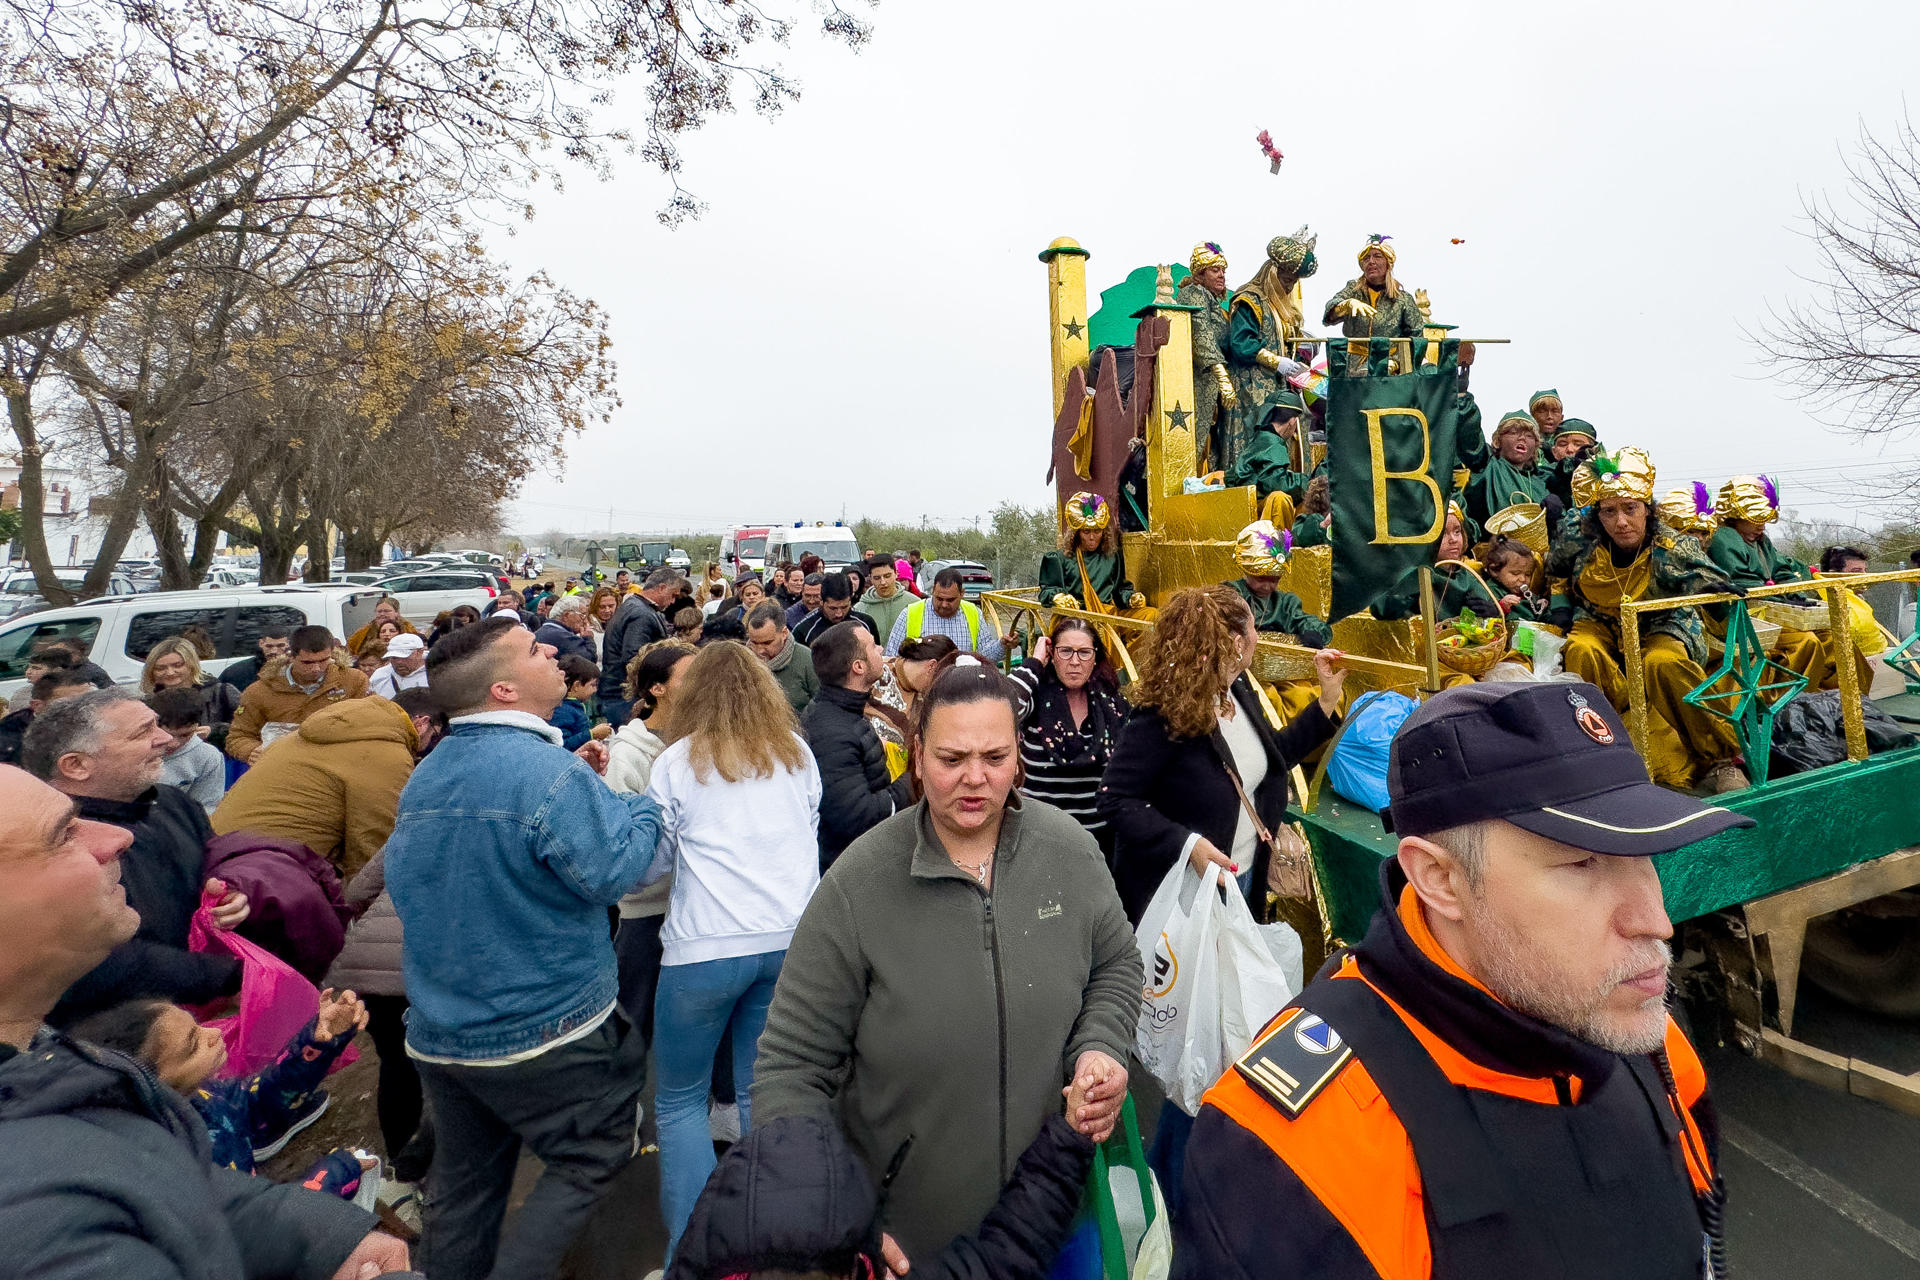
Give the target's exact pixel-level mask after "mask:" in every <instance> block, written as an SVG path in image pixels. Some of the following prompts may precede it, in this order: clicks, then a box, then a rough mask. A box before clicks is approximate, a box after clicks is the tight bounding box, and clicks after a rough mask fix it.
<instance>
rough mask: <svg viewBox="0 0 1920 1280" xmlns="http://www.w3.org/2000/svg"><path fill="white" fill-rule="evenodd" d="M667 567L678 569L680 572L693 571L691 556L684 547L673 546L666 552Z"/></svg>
mask: <svg viewBox="0 0 1920 1280" xmlns="http://www.w3.org/2000/svg"><path fill="white" fill-rule="evenodd" d="M667 568H669V569H678V570H679V571H680V572H682V573H691V572H692V571H693V557H692V556H690V555H688V554H687V549H686V548H685V547H675V548H674V549H673V550H672V551H670V552H669V553H668V554H667Z"/></svg>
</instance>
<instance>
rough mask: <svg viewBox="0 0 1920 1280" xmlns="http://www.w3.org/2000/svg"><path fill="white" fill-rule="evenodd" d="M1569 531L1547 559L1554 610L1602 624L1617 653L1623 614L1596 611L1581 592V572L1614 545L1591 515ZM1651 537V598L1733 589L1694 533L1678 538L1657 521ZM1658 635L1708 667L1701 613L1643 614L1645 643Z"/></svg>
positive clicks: (1690, 609)
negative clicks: (1568, 611) (1620, 615)
mask: <svg viewBox="0 0 1920 1280" xmlns="http://www.w3.org/2000/svg"><path fill="white" fill-rule="evenodd" d="M1570 532H1571V535H1572V536H1569V537H1567V538H1565V539H1564V540H1563V541H1560V542H1557V543H1555V544H1554V547H1553V550H1552V551H1551V552H1550V553H1549V554H1548V556H1547V578H1548V580H1549V581H1550V582H1552V583H1553V608H1554V611H1555V612H1559V611H1560V610H1561V609H1563V608H1567V607H1571V608H1572V610H1573V620H1574V621H1575V622H1578V621H1580V620H1581V619H1582V618H1586V619H1588V620H1590V621H1593V622H1597V623H1599V624H1600V625H1601V626H1603V627H1605V628H1606V629H1607V631H1608V632H1609V633H1610V634H1611V635H1612V637H1613V643H1614V645H1615V647H1616V650H1617V648H1618V646H1619V644H1620V618H1619V615H1618V614H1617V613H1616V612H1613V611H1610V610H1602V609H1596V608H1594V607H1593V606H1591V605H1590V604H1589V603H1588V602H1587V600H1586V597H1585V596H1583V595H1582V594H1581V592H1580V574H1581V572H1582V571H1583V570H1584V569H1586V568H1587V566H1588V565H1590V564H1594V563H1595V562H1596V561H1597V560H1598V558H1599V557H1601V556H1607V555H1611V554H1612V550H1613V543H1612V542H1610V541H1608V539H1607V535H1606V534H1604V533H1602V532H1601V531H1600V525H1599V522H1598V520H1597V519H1596V518H1595V517H1593V516H1592V515H1586V516H1583V517H1582V518H1581V520H1580V524H1579V526H1578V529H1577V530H1573V531H1570ZM1649 532H1650V534H1651V536H1652V538H1653V550H1652V551H1651V553H1650V554H1649V564H1648V567H1649V586H1648V589H1647V598H1648V599H1654V600H1658V599H1661V598H1663V597H1671V596H1691V595H1702V594H1706V593H1708V592H1718V591H1725V590H1727V588H1728V587H1729V586H1731V585H1732V584H1731V583H1729V582H1728V581H1727V577H1726V575H1725V574H1723V573H1722V572H1721V571H1720V567H1719V566H1718V565H1716V564H1715V563H1714V562H1713V561H1712V560H1711V559H1709V558H1708V557H1707V549H1706V548H1705V547H1703V546H1701V545H1700V539H1698V538H1696V537H1694V536H1693V535H1692V534H1690V533H1675V532H1674V531H1673V530H1671V529H1668V528H1666V527H1664V526H1663V525H1661V524H1660V523H1659V522H1658V521H1654V523H1653V528H1652V529H1651V530H1650V531H1649ZM1615 565H1616V567H1624V566H1619V565H1618V561H1617V559H1616V561H1615ZM1655 635H1667V636H1672V637H1673V638H1674V639H1676V640H1678V641H1679V642H1680V643H1681V644H1683V645H1685V646H1686V649H1687V656H1688V657H1690V658H1692V659H1693V660H1694V661H1695V662H1698V663H1702V664H1704V663H1705V662H1706V660H1707V639H1706V627H1705V622H1704V620H1703V619H1702V618H1701V616H1700V610H1699V609H1697V608H1694V607H1692V606H1688V607H1687V608H1684V609H1666V610H1662V611H1661V612H1659V613H1653V614H1642V615H1641V617H1640V637H1641V640H1642V642H1643V643H1644V641H1645V639H1646V637H1648V636H1655Z"/></svg>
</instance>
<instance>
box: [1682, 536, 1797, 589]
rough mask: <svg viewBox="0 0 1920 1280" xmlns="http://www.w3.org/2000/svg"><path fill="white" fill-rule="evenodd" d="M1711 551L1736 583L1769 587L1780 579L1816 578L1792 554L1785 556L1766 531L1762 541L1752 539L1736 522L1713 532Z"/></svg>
mask: <svg viewBox="0 0 1920 1280" xmlns="http://www.w3.org/2000/svg"><path fill="white" fill-rule="evenodd" d="M1707 554H1708V555H1709V556H1712V557H1713V562H1714V563H1715V564H1717V565H1719V566H1720V568H1721V570H1722V571H1723V572H1724V573H1725V574H1726V575H1727V577H1728V578H1730V579H1731V580H1732V581H1733V582H1734V584H1735V585H1737V586H1741V587H1765V586H1771V585H1773V584H1774V583H1777V582H1806V581H1809V580H1810V579H1811V578H1812V576H1813V575H1812V574H1810V573H1808V572H1807V566H1805V565H1803V564H1801V563H1800V562H1799V561H1798V560H1795V559H1794V558H1793V557H1792V556H1787V555H1782V554H1780V552H1779V550H1778V549H1777V548H1776V547H1775V546H1774V545H1773V539H1771V538H1769V537H1768V536H1767V535H1766V534H1764V533H1763V534H1761V535H1760V541H1758V542H1748V541H1747V540H1746V539H1745V538H1743V537H1741V536H1740V531H1739V530H1738V529H1735V528H1734V527H1733V526H1732V525H1726V524H1723V525H1721V526H1720V527H1719V528H1718V529H1716V530H1714V531H1713V541H1711V542H1709V543H1708V544H1707Z"/></svg>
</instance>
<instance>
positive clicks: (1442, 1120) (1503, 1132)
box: [1295, 966, 1708, 1280]
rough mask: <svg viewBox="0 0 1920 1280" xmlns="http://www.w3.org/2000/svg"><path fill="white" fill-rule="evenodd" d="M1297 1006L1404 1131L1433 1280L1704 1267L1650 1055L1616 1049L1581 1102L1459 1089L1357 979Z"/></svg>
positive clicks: (1596, 1275) (1673, 1272)
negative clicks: (1337, 1046) (1338, 1041)
mask: <svg viewBox="0 0 1920 1280" xmlns="http://www.w3.org/2000/svg"><path fill="white" fill-rule="evenodd" d="M1363 967H1364V966H1363ZM1295 1003H1296V1004H1298V1005H1300V1006H1301V1007H1303V1008H1305V1009H1306V1010H1307V1011H1308V1012H1310V1013H1314V1014H1317V1015H1318V1016H1319V1017H1320V1018H1322V1019H1323V1020H1324V1021H1325V1022H1327V1023H1328V1024H1329V1025H1330V1026H1331V1027H1332V1028H1333V1029H1334V1030H1335V1031H1336V1032H1338V1033H1339V1035H1340V1037H1341V1038H1342V1039H1344V1040H1345V1041H1346V1042H1347V1043H1348V1044H1349V1045H1350V1046H1351V1047H1352V1048H1353V1051H1354V1055H1355V1056H1356V1057H1358V1058H1359V1059H1360V1061H1361V1062H1363V1063H1365V1064H1366V1068H1367V1073H1368V1074H1369V1075H1370V1076H1372V1077H1373V1079H1374V1081H1375V1083H1377V1084H1378V1085H1379V1086H1380V1092H1381V1094H1382V1095H1383V1096H1384V1097H1385V1098H1386V1101H1387V1104H1388V1105H1389V1106H1391V1107H1392V1108H1393V1112H1394V1115H1395V1117H1396V1118H1397V1119H1399V1121H1400V1123H1401V1124H1402V1125H1403V1126H1404V1127H1405V1129H1406V1131H1407V1137H1408V1138H1409V1140H1410V1141H1411V1142H1412V1144H1413V1155H1414V1160H1415V1162H1416V1163H1417V1164H1418V1165H1419V1168H1420V1179H1421V1183H1422V1185H1423V1188H1424V1191H1425V1195H1426V1206H1427V1230H1428V1234H1429V1237H1430V1239H1431V1242H1432V1250H1433V1276H1434V1280H1538V1277H1542V1276H1552V1277H1555V1278H1556V1280H1622V1278H1623V1277H1629V1276H1631V1277H1633V1278H1634V1280H1699V1278H1700V1277H1701V1276H1703V1275H1707V1274H1708V1273H1707V1271H1706V1270H1705V1269H1704V1266H1703V1261H1704V1258H1705V1256H1706V1252H1705V1251H1706V1248H1707V1236H1706V1233H1705V1232H1704V1231H1703V1230H1702V1225H1701V1224H1702V1211H1701V1209H1700V1208H1699V1207H1698V1206H1697V1205H1696V1201H1695V1197H1694V1192H1693V1184H1692V1182H1691V1180H1690V1178H1689V1177H1688V1174H1687V1168H1686V1160H1685V1155H1684V1152H1683V1148H1682V1145H1681V1144H1682V1141H1683V1137H1682V1131H1681V1123H1680V1119H1679V1117H1678V1116H1677V1115H1676V1114H1675V1112H1674V1105H1675V1104H1674V1103H1671V1102H1669V1100H1668V1093H1667V1089H1666V1086H1665V1083H1664V1081H1663V1079H1662V1077H1661V1075H1660V1074H1659V1073H1658V1072H1657V1070H1656V1068H1655V1066H1654V1063H1653V1061H1652V1059H1651V1058H1647V1057H1638V1058H1625V1057H1622V1058H1619V1059H1617V1062H1618V1063H1619V1066H1618V1068H1617V1069H1616V1070H1614V1071H1613V1072H1611V1073H1610V1074H1608V1075H1607V1076H1606V1077H1605V1078H1604V1079H1600V1080H1597V1081H1589V1082H1587V1086H1586V1088H1587V1092H1586V1095H1585V1096H1584V1097H1583V1098H1582V1099H1581V1100H1580V1103H1579V1105H1577V1106H1573V1105H1561V1106H1548V1105H1545V1104H1542V1103H1537V1102H1529V1101H1526V1100H1524V1099H1520V1098H1511V1097H1506V1096H1503V1095H1499V1094H1493V1093H1488V1092H1486V1091H1484V1090H1478V1089H1466V1088H1462V1087H1461V1086H1459V1085H1456V1084H1454V1083H1453V1082H1452V1081H1451V1080H1449V1079H1448V1078H1447V1076H1446V1073H1445V1072H1443V1071H1442V1070H1441V1069H1440V1066H1439V1064H1437V1063H1436V1062H1434V1060H1433V1057H1432V1055H1430V1054H1429V1053H1427V1051H1426V1050H1425V1049H1424V1048H1422V1047H1421V1044H1420V1042H1419V1040H1417V1039H1416V1038H1415V1037H1414V1035H1413V1033H1412V1032H1411V1031H1410V1030H1408V1029H1407V1025H1406V1024H1405V1023H1404V1022H1402V1021H1401V1019H1400V1018H1399V1016H1398V1015H1397V1014H1395V1013H1394V1012H1393V1010H1392V1009H1391V1008H1390V1007H1388V1005H1387V1003H1386V1002H1385V1001H1384V1000H1382V999H1381V998H1380V997H1379V995H1378V994H1377V993H1376V992H1375V991H1374V990H1373V989H1372V988H1371V987H1370V986H1368V985H1367V984H1366V983H1365V982H1361V981H1357V980H1352V979H1342V980H1339V981H1325V980H1323V981H1318V982H1314V983H1312V984H1310V985H1309V986H1308V987H1307V989H1306V990H1305V991H1304V992H1302V993H1301V996H1300V998H1299V999H1298V1000H1297V1001H1295Z"/></svg>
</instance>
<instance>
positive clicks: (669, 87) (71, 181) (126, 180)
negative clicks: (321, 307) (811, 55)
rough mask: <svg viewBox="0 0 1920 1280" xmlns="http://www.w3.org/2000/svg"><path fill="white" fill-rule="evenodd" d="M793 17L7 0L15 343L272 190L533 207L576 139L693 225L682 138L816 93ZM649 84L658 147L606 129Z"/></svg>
mask: <svg viewBox="0 0 1920 1280" xmlns="http://www.w3.org/2000/svg"><path fill="white" fill-rule="evenodd" d="M869 2H871V0H869ZM817 7H819V8H820V9H821V10H822V12H823V18H822V23H821V26H822V31H823V33H824V34H825V35H826V36H828V37H829V38H831V39H835V40H839V41H841V42H844V43H846V44H848V45H849V46H851V47H854V48H858V47H859V46H860V45H861V44H863V43H864V42H865V40H866V39H867V35H868V28H867V26H866V25H865V24H864V23H863V22H861V21H859V20H858V19H856V18H855V17H854V16H853V15H851V14H849V13H847V12H846V11H844V10H842V9H841V8H839V7H838V5H837V4H835V3H834V0H823V2H822V4H821V5H819V6H817ZM793 27H794V23H793V21H792V20H791V19H788V18H785V17H780V16H777V15H775V14H772V13H769V12H768V11H767V10H766V9H765V8H763V7H761V6H760V5H758V4H755V3H752V2H751V0H666V2H662V0H574V2H573V3H569V4H564V5H562V4H552V3H547V2H545V0H425V2H424V3H422V4H417V5H409V6H408V7H406V8H405V9H404V10H403V8H402V7H401V5H400V4H399V3H398V2H397V0H210V2H209V3H205V4H195V5H175V6H168V5H159V4H154V3H151V2H150V0H129V2H128V3H126V4H123V5H99V4H95V3H91V0H0V337H6V336H11V335H18V334H24V333H30V332H33V331H35V330H38V329H41V328H45V327H47V326H51V325H57V324H61V323H64V322H66V321H68V320H71V319H74V318H75V317H78V316H81V315H84V314H86V313H87V312H89V311H91V310H94V309H97V308H98V307H99V306H101V305H102V304H103V303H104V302H106V301H107V300H108V299H110V298H112V297H113V296H115V295H116V294H117V293H119V292H120V291H121V290H122V289H125V288H126V287H128V286H129V285H130V284H131V283H133V282H134V281H135V280H136V279H138V278H139V277H140V276H142V275H143V274H144V273H145V272H147V271H149V270H151V269H152V268H153V267H155V266H156V265H158V264H160V263H163V262H166V261H167V260H168V259H170V258H171V257H173V256H174V255H175V254H177V253H179V252H181V251H182V250H184V249H185V248H186V247H187V246H189V245H191V244H194V243H195V242H197V241H199V240H201V239H204V238H205V237H207V236H209V235H213V234H216V233H218V232H221V231H223V230H226V229H228V228H229V227H230V226H231V225H232V222H233V219H234V217H235V215H236V214H238V213H240V212H242V211H244V210H246V209H248V208H249V207H253V206H257V205H259V204H261V203H263V202H268V203H271V202H295V203H299V202H305V201H309V200H312V199H314V198H316V197H321V196H325V197H329V198H333V197H340V198H349V199H354V200H359V201H367V202H381V203H386V204H388V205H389V206H392V207H418V206H419V205H421V204H422V203H436V202H438V201H439V200H440V199H442V198H444V197H446V196H449V195H455V196H458V197H460V198H462V199H465V200H467V201H472V202H478V203H480V204H482V205H484V204H486V203H489V202H493V201H502V200H504V201H506V202H508V203H509V204H512V205H518V204H520V203H521V202H522V201H523V199H524V197H523V196H522V194H521V193H522V192H523V191H524V188H525V186H526V184H528V183H529V182H533V181H537V180H540V179H542V178H545V179H548V180H550V181H551V180H555V179H556V178H557V175H555V174H553V173H552V172H551V171H549V170H548V169H547V168H546V158H547V157H548V156H549V155H551V154H553V153H555V152H558V153H560V154H563V155H565V156H567V157H568V158H569V159H571V160H574V161H576V162H580V163H583V164H585V165H586V166H587V167H588V168H589V169H591V170H594V171H598V172H605V171H606V169H607V166H608V153H609V150H610V149H620V148H628V147H634V146H637V147H638V148H639V150H640V151H641V153H642V156H643V158H644V159H646V160H647V161H648V162H649V163H651V164H652V165H653V166H654V167H655V168H657V169H658V170H659V171H660V172H661V173H662V174H663V175H665V176H666V177H667V178H668V180H669V181H670V182H671V183H672V196H671V198H670V199H669V201H668V203H667V205H666V207H665V208H664V209H663V210H662V212H661V217H662V219H663V220H665V221H667V222H669V223H672V222H676V221H678V220H680V219H682V218H685V217H687V216H690V215H693V214H695V213H697V212H698V208H699V205H698V202H697V201H696V200H695V199H694V198H693V196H692V195H691V194H689V193H688V192H687V191H686V190H685V189H684V188H683V187H682V186H681V184H680V172H681V161H680V156H679V153H678V150H677V147H676V139H678V138H679V136H680V135H682V134H684V133H686V132H688V131H690V130H693V129H697V128H698V127H699V126H700V125H701V124H702V123H704V122H705V121H706V120H707V119H709V118H710V117H712V116H713V115H715V114H719V113H724V112H728V111H731V110H733V108H734V105H735V95H736V93H737V92H738V91H739V87H740V86H742V85H744V86H746V88H747V89H748V90H749V92H750V96H751V98H752V101H753V105H754V106H755V107H756V108H757V109H759V110H761V111H763V112H767V113H772V112H777V111H778V110H779V109H780V107H781V106H782V105H783V104H785V103H786V102H788V101H790V100H792V99H793V98H794V97H796V96H797V94H798V88H797V86H796V85H795V84H794V83H793V82H792V81H791V80H789V79H787V78H786V77H785V76H784V75H782V74H781V73H780V71H779V70H778V68H777V67H773V66H768V65H764V64H762V63H761V62H760V61H759V60H758V59H757V58H755V56H754V46H756V45H761V43H762V42H763V41H771V42H774V43H782V44H783V43H785V42H786V41H787V40H788V39H789V38H790V36H791V34H792V30H793ZM762 47H764V46H762ZM626 76H635V77H638V78H639V80H640V81H641V82H642V84H643V86H644V90H643V91H644V93H645V95H646V98H647V102H648V113H647V120H646V124H645V127H644V137H643V138H640V139H633V138H629V137H627V136H626V135H624V134H621V133H617V132H608V131H605V130H602V129H601V128H599V127H598V126H597V125H596V124H595V122H594V117H595V110H594V109H595V107H596V106H597V105H599V103H600V102H601V101H602V100H603V99H604V98H605V97H606V96H607V95H608V94H609V93H611V91H612V88H613V86H614V85H615V84H617V83H618V82H619V81H620V80H621V79H622V78H623V77H626ZM270 151H277V152H279V154H280V155H281V156H282V157H283V158H285V159H287V161H288V162H286V163H282V164H278V165H274V166H271V167H266V166H263V164H262V160H263V157H265V156H266V155H267V154H268V153H269V152H270ZM348 175H351V177H352V179H353V180H352V181H350V182H343V178H345V177H347V176H348Z"/></svg>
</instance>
